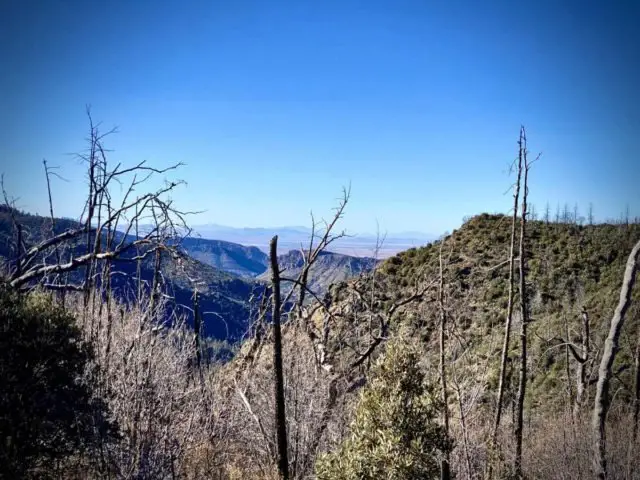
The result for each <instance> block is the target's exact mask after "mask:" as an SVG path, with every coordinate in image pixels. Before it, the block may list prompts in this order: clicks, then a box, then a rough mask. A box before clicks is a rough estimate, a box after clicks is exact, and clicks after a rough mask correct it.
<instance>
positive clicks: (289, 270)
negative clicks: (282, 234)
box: [258, 250, 377, 296]
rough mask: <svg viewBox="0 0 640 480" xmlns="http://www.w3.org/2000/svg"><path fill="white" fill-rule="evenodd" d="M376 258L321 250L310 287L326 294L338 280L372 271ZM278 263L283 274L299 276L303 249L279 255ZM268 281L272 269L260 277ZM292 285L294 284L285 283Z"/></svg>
mask: <svg viewBox="0 0 640 480" xmlns="http://www.w3.org/2000/svg"><path fill="white" fill-rule="evenodd" d="M376 263H377V262H376V260H375V259H373V258H370V257H352V256H349V255H343V254H341V253H334V252H320V254H319V256H318V258H317V259H316V261H315V263H314V264H313V266H312V267H311V269H310V271H309V285H308V286H309V288H310V289H311V290H312V291H313V292H314V293H315V294H316V295H318V296H322V295H324V293H325V292H326V291H327V290H328V289H329V287H330V286H331V285H332V284H334V283H338V282H342V281H344V280H347V279H349V278H352V277H355V276H358V275H360V274H362V273H366V272H369V271H371V270H372V269H373V268H374V267H375V266H376ZM278 265H280V268H281V269H282V270H283V271H282V276H283V277H286V278H297V277H298V275H300V273H301V272H302V268H303V267H304V258H303V256H302V251H301V250H290V251H289V252H288V253H286V254H284V255H279V256H278ZM258 278H259V279H261V280H265V281H268V280H269V278H270V271H269V270H267V271H265V272H264V273H263V274H262V275H260V276H259V277H258ZM287 286H288V287H291V286H292V284H288V285H285V289H287V288H286V287H287Z"/></svg>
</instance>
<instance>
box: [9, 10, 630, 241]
mask: <svg viewBox="0 0 640 480" xmlns="http://www.w3.org/2000/svg"><path fill="white" fill-rule="evenodd" d="M489 4H490V6H489ZM638 24H640V2H637V1H629V2H624V1H619V2H610V3H608V2H601V1H598V2H596V1H591V0H585V1H579V2H578V1H563V2H556V1H547V0H545V1H537V2H533V1H524V2H507V1H496V2H476V1H472V0H468V1H459V0H452V1H433V2H428V1H398V2H381V1H366V2H364V1H362V2H354V1H349V0H346V1H335V2H334V1H323V2H293V1H291V2H277V1H274V2H257V1H256V2H249V1H237V2H217V1H201V2H198V1H194V2H191V1H181V2H177V1H175V2H174V1H159V2H158V1H153V2H152V1H143V0H136V1H123V0H116V1H113V2H98V1H76V0H73V1H71V0H67V1H62V0H46V1H45V0H43V1H40V2H36V1H32V0H22V1H20V0H5V1H3V2H2V3H1V4H0V60H1V61H2V65H3V73H2V75H0V105H1V106H2V108H1V109H0V171H3V172H4V173H5V182H6V186H7V188H8V190H9V191H10V192H11V193H12V194H13V195H14V196H17V197H19V198H20V199H19V202H18V205H19V206H20V207H22V208H24V209H26V210H29V211H32V212H33V211H37V212H40V213H44V212H45V211H46V209H47V200H46V190H45V179H44V176H43V174H42V164H41V162H42V159H43V158H46V159H47V160H48V162H49V163H50V164H52V165H59V166H60V167H61V169H60V173H61V174H62V175H63V176H64V177H65V178H67V179H68V180H69V183H64V182H61V181H55V182H54V185H53V188H54V198H55V206H56V211H57V213H58V214H60V215H65V216H71V217H75V216H78V215H79V213H80V210H81V209H82V201H83V197H82V193H83V188H84V184H83V182H84V180H83V172H82V169H81V167H80V166H79V164H78V162H77V161H76V160H74V159H73V157H72V156H71V155H69V153H71V152H79V151H81V150H82V149H83V148H84V144H83V141H84V138H85V136H86V133H87V122H86V117H85V111H84V109H85V105H86V104H91V106H92V112H93V116H94V118H95V119H97V120H101V121H103V124H104V126H105V128H107V127H111V126H118V127H119V133H118V134H117V135H115V136H113V137H110V138H109V139H108V141H107V146H108V147H110V148H111V149H113V150H114V151H113V153H112V154H111V158H112V159H113V161H114V162H124V163H126V164H132V163H133V162H137V161H139V160H142V159H147V160H149V161H150V162H151V163H153V164H154V165H158V166H161V165H166V164H170V163H174V162H177V161H183V162H185V163H186V164H187V166H186V167H184V168H183V169H182V171H180V172H179V174H177V176H178V177H180V178H182V179H184V180H185V181H186V182H187V183H188V188H183V189H181V190H180V191H178V192H176V194H175V195H174V199H175V201H176V203H177V204H179V205H181V206H183V207H184V208H185V209H188V210H206V213H204V214H201V215H199V216H198V217H196V218H193V219H192V222H193V223H195V224H199V223H208V222H212V223H218V224H226V225H231V226H236V227H238V226H276V225H305V224H308V214H309V210H311V209H313V210H314V212H318V213H319V214H320V213H328V210H329V208H330V207H331V206H332V205H333V204H334V199H335V197H336V196H338V195H339V193H340V189H341V187H342V186H343V185H346V184H348V183H351V185H352V203H351V205H350V207H349V209H348V211H347V216H346V218H345V221H344V226H345V227H347V228H348V229H349V230H351V231H354V232H366V231H374V230H375V229H376V221H378V222H379V224H380V227H381V229H382V230H387V231H390V232H399V231H406V230H414V231H423V232H429V233H435V234H438V233H442V232H443V231H445V230H451V229H453V228H456V227H457V226H458V225H459V224H460V222H461V220H462V217H463V216H465V215H470V214H475V213H480V212H483V211H488V212H495V211H503V212H504V211H507V210H508V209H509V205H510V202H511V201H510V197H509V196H508V195H505V191H506V190H507V189H508V188H509V186H510V183H511V179H510V178H509V177H508V175H507V173H508V172H507V170H508V165H509V163H510V162H511V160H512V159H513V158H514V156H515V155H516V150H517V145H516V141H517V135H518V129H519V126H520V124H521V123H522V124H524V125H525V126H526V127H527V132H528V136H529V146H530V149H531V150H532V152H534V153H536V152H538V151H542V152H543V157H542V159H541V161H540V162H539V163H537V164H536V165H535V167H534V169H533V171H532V173H531V199H532V201H533V203H534V204H536V206H537V208H538V210H542V209H543V207H544V204H545V203H546V202H547V201H548V202H550V204H551V205H552V208H553V209H555V206H556V204H558V203H559V204H564V203H565V202H567V203H569V204H570V205H571V206H573V204H574V203H578V205H579V206H580V208H581V209H582V210H583V211H586V209H587V205H588V204H589V202H593V204H594V209H595V213H596V215H597V217H598V218H599V219H604V218H610V217H619V216H620V214H621V213H622V212H623V211H624V210H625V207H626V205H627V204H628V205H629V208H630V210H631V212H632V214H634V215H640V195H639V194H638V180H640V159H639V158H638V149H637V147H636V142H637V139H638V138H639V134H640V109H639V107H640V93H639V89H638V86H639V85H640V30H638V29H637V25H638ZM274 192H277V193H274Z"/></svg>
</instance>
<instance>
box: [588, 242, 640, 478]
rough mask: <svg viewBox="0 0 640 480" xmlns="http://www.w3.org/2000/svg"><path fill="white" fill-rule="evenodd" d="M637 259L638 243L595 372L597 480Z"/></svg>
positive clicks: (602, 469)
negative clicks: (613, 369) (620, 341)
mask: <svg viewBox="0 0 640 480" xmlns="http://www.w3.org/2000/svg"><path fill="white" fill-rule="evenodd" d="M638 257H640V242H638V243H636V245H635V246H634V247H633V249H632V250H631V254H630V255H629V258H628V260H627V266H626V268H625V271H624V277H623V279H622V288H621V289H620V300H619V301H618V306H617V307H616V309H615V312H614V313H613V318H612V319H611V325H610V328H609V335H608V336H607V339H606V340H605V342H604V351H603V353H602V359H601V361H600V368H599V370H598V385H597V387H596V398H595V403H594V406H593V418H592V428H593V439H594V472H595V477H596V478H597V479H601V480H605V479H606V478H607V457H606V454H607V442H606V432H605V425H606V420H607V412H608V410H609V384H610V382H611V372H612V368H613V362H614V360H615V358H616V354H617V353H618V349H619V340H620V332H621V331H622V327H623V325H624V320H625V314H626V313H627V310H628V308H629V304H630V303H631V292H632V290H633V285H634V283H635V280H636V271H637V267H638Z"/></svg>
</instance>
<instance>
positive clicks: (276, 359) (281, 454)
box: [269, 235, 289, 480]
mask: <svg viewBox="0 0 640 480" xmlns="http://www.w3.org/2000/svg"><path fill="white" fill-rule="evenodd" d="M269 253H270V260H271V288H272V289H273V304H272V305H273V314H272V316H273V319H272V321H273V371H274V375H275V379H274V394H275V403H276V412H275V413H276V435H277V439H278V441H277V445H278V471H279V472H280V476H281V477H282V479H283V480H287V479H288V478H289V459H288V453H287V418H286V412H285V404H284V376H283V373H282V333H281V330H280V314H281V307H280V301H281V299H280V267H279V266H278V236H277V235H276V236H274V237H273V238H272V239H271V244H270V248H269Z"/></svg>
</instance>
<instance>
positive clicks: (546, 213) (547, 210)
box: [544, 202, 551, 225]
mask: <svg viewBox="0 0 640 480" xmlns="http://www.w3.org/2000/svg"><path fill="white" fill-rule="evenodd" d="M550 214H551V207H550V206H549V202H547V205H546V206H545V207H544V223H546V224H547V225H548V224H549V217H550Z"/></svg>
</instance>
